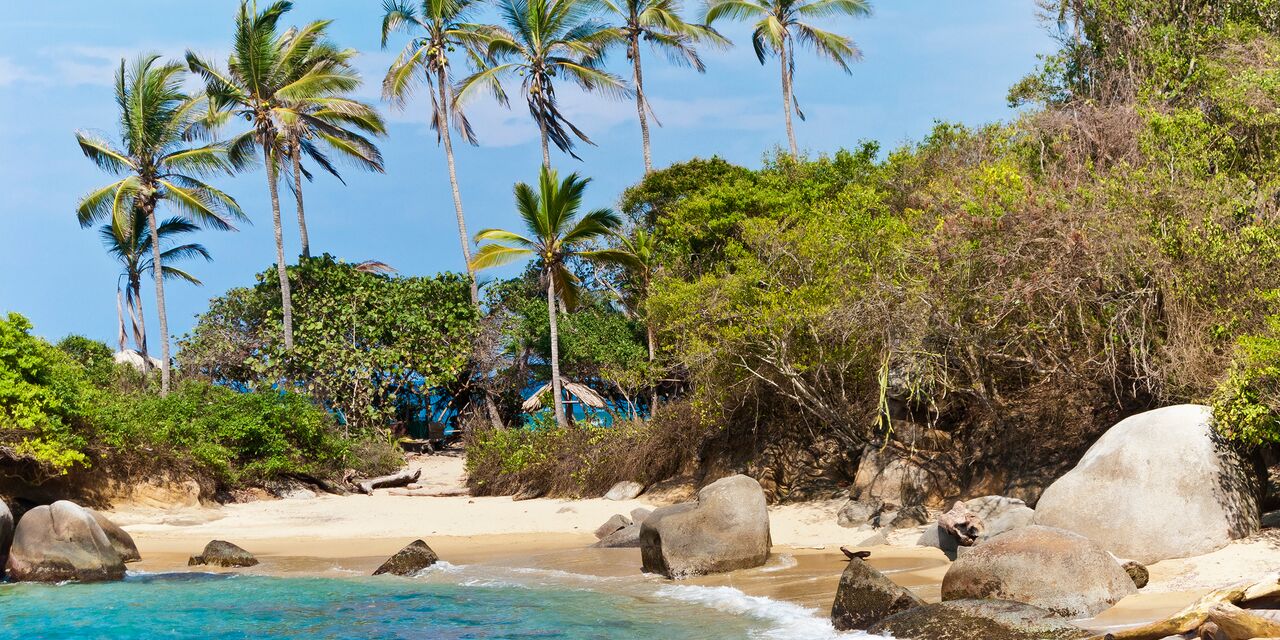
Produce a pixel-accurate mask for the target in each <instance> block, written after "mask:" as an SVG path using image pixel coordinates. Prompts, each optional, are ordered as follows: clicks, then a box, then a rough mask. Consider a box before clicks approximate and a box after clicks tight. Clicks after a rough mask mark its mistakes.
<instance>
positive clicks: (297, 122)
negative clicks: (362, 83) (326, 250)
mask: <svg viewBox="0 0 1280 640" xmlns="http://www.w3.org/2000/svg"><path fill="white" fill-rule="evenodd" d="M295 33H296V32H290V33H288V34H286V36H285V37H286V39H288V38H290V37H293V36H294V34H295ZM311 55H312V56H313V57H319V58H325V57H329V58H331V61H332V63H334V64H343V65H348V66H349V61H350V60H351V59H352V58H354V57H355V55H356V51H355V50H354V49H343V50H335V49H333V48H332V47H329V46H323V45H317V46H314V47H313V48H312V51H311ZM305 64H306V63H305V62H304V65H305ZM290 107H291V108H292V110H293V111H297V112H301V113H306V114H308V115H310V116H311V119H302V118H296V117H294V118H290V117H288V116H289V115H291V114H290V112H282V118H281V123H280V135H279V144H280V145H281V147H282V149H281V151H280V155H282V156H284V157H287V158H288V159H289V163H290V167H289V173H290V175H291V176H292V178H293V183H292V184H291V185H290V186H291V188H292V190H293V197H294V201H295V202H296V203H297V205H298V235H299V238H300V239H301V241H302V249H301V255H302V257H304V258H309V257H311V239H310V238H309V237H308V235H307V216H306V210H305V209H306V208H305V206H304V204H303V197H302V180H303V178H306V179H307V180H311V173H310V172H309V171H307V170H306V168H305V167H303V166H302V158H303V156H306V157H308V158H310V159H311V160H312V161H313V162H315V164H316V165H317V166H319V167H320V168H321V169H323V170H325V171H326V172H327V173H329V174H330V175H332V176H333V177H335V178H337V179H338V181H339V182H341V183H343V184H346V181H345V180H343V179H342V175H341V173H339V172H338V168H337V167H336V166H334V163H333V162H332V161H331V160H330V159H329V156H328V155H326V154H325V152H324V151H323V150H322V149H321V148H320V145H321V144H323V146H324V147H325V148H327V149H328V150H329V151H330V152H332V153H335V154H336V156H337V157H338V158H339V159H341V160H346V161H348V163H349V164H352V165H354V166H356V167H358V168H360V169H364V170H366V171H376V172H378V173H382V172H383V171H384V169H383V165H382V152H380V151H379V150H378V147H377V145H375V144H374V143H373V141H371V140H369V139H368V138H366V137H365V136H364V135H363V134H369V135H374V136H382V135H385V134H386V133H387V126H386V123H384V122H383V120H382V116H381V115H379V114H378V111H377V110H376V109H374V108H373V107H372V106H370V105H368V104H365V103H363V102H360V101H359V100H355V99H353V98H349V97H346V96H343V95H340V94H338V95H328V94H321V95H310V96H303V97H302V98H301V99H300V100H299V101H297V102H296V103H293V104H291V105H290ZM317 120H319V121H323V122H326V123H328V124H329V125H330V128H325V129H321V128H319V127H317V126H316V125H315V124H314V123H315V122H316V121H317ZM335 129H337V130H340V133H341V137H339V136H338V135H335V133H334V130H335Z"/></svg>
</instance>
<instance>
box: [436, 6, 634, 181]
mask: <svg viewBox="0 0 1280 640" xmlns="http://www.w3.org/2000/svg"><path fill="white" fill-rule="evenodd" d="M593 7H594V5H593V4H591V3H589V2H588V1H587V0H500V2H499V5H498V9H499V11H500V12H501V13H502V18H503V21H504V22H506V28H503V27H490V28H489V29H488V30H487V32H486V33H487V35H488V54H487V59H488V60H490V61H492V64H485V65H484V67H483V68H481V69H480V70H479V71H477V72H476V73H474V74H472V75H471V76H468V77H467V78H466V79H464V80H463V81H462V83H461V84H460V85H459V87H458V96H457V99H458V100H459V101H465V100H466V99H468V98H469V97H470V96H471V95H472V94H473V93H475V92H476V91H479V90H481V89H487V90H489V91H490V92H492V94H493V96H494V97H495V98H496V99H497V100H498V102H500V103H502V104H503V105H506V104H507V95H506V92H505V91H504V90H503V88H502V80H503V79H504V78H507V77H509V76H511V75H518V76H522V77H523V80H521V82H520V90H521V93H523V95H524V98H525V102H527V103H528V105H529V114H530V115H531V116H533V120H534V122H535V123H537V125H538V131H539V133H540V134H541V138H542V165H543V166H544V167H550V166H551V151H550V146H549V143H555V145H556V147H557V148H559V149H560V150H561V151H563V152H565V153H568V154H569V155H571V156H573V157H575V158H577V157H578V156H576V155H574V153H573V151H572V149H573V144H574V142H573V137H574V136H576V137H577V138H578V139H579V140H582V141H583V142H586V143H587V144H595V143H593V142H591V139H590V138H588V137H587V134H585V133H583V132H582V130H581V129H579V128H578V127H576V126H574V124H573V123H572V122H569V120H568V118H566V117H565V114H564V113H563V112H561V111H560V103H559V102H558V101H557V100H556V84H555V79H556V78H558V77H563V78H565V79H568V80H570V81H572V82H574V83H576V84H577V85H578V86H579V87H582V88H583V89H584V90H586V91H599V92H601V93H603V94H605V95H607V96H610V97H614V98H625V97H627V96H629V95H631V90H630V89H629V88H627V85H626V82H624V81H623V80H622V79H621V78H619V77H618V76H615V75H613V74H612V73H609V72H608V71H605V70H603V69H602V68H600V66H601V64H603V59H604V53H605V51H606V49H608V48H609V46H610V45H612V44H614V43H617V42H618V38H619V33H618V31H617V30H615V29H611V28H609V27H608V26H606V25H605V24H603V23H601V22H599V21H597V20H594V19H592V18H591V12H592V10H593ZM566 129H567V130H566ZM570 134H572V136H571V135H570Z"/></svg>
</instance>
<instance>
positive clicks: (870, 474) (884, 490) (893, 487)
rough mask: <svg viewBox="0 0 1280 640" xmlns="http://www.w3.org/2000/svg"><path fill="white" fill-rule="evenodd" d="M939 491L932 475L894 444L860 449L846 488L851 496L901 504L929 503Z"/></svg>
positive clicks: (936, 497)
mask: <svg viewBox="0 0 1280 640" xmlns="http://www.w3.org/2000/svg"><path fill="white" fill-rule="evenodd" d="M942 493H943V490H942V488H941V487H940V486H939V483H938V482H937V480H936V478H934V477H933V474H931V473H929V471H928V470H927V469H926V468H925V467H924V466H922V465H920V464H918V463H917V462H915V461H913V460H912V459H911V458H910V456H908V455H906V454H904V453H903V452H900V451H898V450H897V449H896V448H894V447H874V446H868V447H866V448H864V449H863V451H862V456H861V458H859V461H858V470H857V472H856V473H855V474H854V478H853V487H852V488H851V489H850V491H849V495H850V497H852V498H855V499H859V500H867V499H873V498H874V499H880V500H883V501H885V502H889V503H893V504H899V505H903V506H911V505H917V504H931V503H934V502H936V501H937V500H938V499H939V498H940V497H941V495H942Z"/></svg>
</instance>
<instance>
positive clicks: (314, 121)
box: [187, 0, 360, 350]
mask: <svg viewBox="0 0 1280 640" xmlns="http://www.w3.org/2000/svg"><path fill="white" fill-rule="evenodd" d="M292 7H293V5H292V3H290V2H285V1H284V0H278V1H277V2H273V3H272V4H271V5H270V6H268V7H267V8H266V9H264V10H262V11H261V12H259V11H257V6H256V3H255V4H254V5H252V7H251V5H250V4H249V2H248V1H247V0H241V3H240V10H239V12H238V13H237V14H236V21H235V22H236V27H235V37H234V39H233V42H232V51H231V55H230V57H229V58H228V60H227V68H226V69H225V70H223V69H219V68H218V67H217V66H216V65H214V64H212V63H210V62H208V61H206V60H203V59H201V58H200V56H198V55H196V54H195V53H194V52H192V51H187V66H189V67H190V68H191V70H192V71H193V72H195V73H197V74H199V75H200V77H201V78H203V79H204V81H205V85H206V88H205V92H206V93H207V94H208V96H209V99H210V101H211V102H212V103H213V104H214V105H215V107H216V108H217V109H219V110H228V111H230V112H231V113H232V114H234V115H236V116H239V117H242V118H244V119H246V120H248V121H249V122H251V123H252V124H253V127H252V129H250V130H249V131H246V132H244V133H242V134H240V135H237V136H235V137H233V138H232V139H231V141H230V142H229V145H230V148H231V150H232V153H233V157H232V159H233V161H235V162H237V163H240V162H243V161H244V159H245V158H248V157H249V156H250V155H252V153H253V149H254V147H255V146H257V147H258V148H261V149H262V155H263V165H264V168H265V169H266V174H267V192H268V193H269V194H270V196H271V219H272V223H273V224H274V225H275V240H276V273H277V276H278V277H279V279H280V306H281V316H282V318H281V320H282V323H283V325H284V326H283V329H284V348H285V350H291V349H293V300H292V295H291V294H290V291H289V276H288V272H287V271H286V269H285V259H284V230H283V228H282V226H281V222H280V194H279V190H278V186H279V185H278V178H279V174H280V170H281V168H282V165H283V163H282V158H281V156H282V155H283V154H284V149H282V148H281V147H282V146H283V145H282V144H281V143H280V135H281V132H282V131H284V130H285V129H286V128H287V127H289V126H305V127H308V128H311V129H314V130H315V131H317V132H321V133H322V134H323V135H325V136H328V137H331V138H332V141H330V142H333V141H338V142H342V143H347V144H351V143H354V142H355V140H356V138H359V136H357V135H355V134H353V133H351V132H350V131H347V130H346V129H344V128H342V127H340V126H335V125H334V124H332V123H330V122H329V121H328V120H326V119H323V118H320V117H317V116H316V115H314V113H312V111H311V110H310V109H309V108H308V106H307V105H313V104H319V103H323V102H324V101H326V100H334V99H338V98H341V97H342V96H343V95H345V94H347V93H349V92H351V91H354V90H355V89H356V88H357V87H359V86H360V76H359V74H357V73H356V72H355V71H354V70H353V69H351V68H350V67H349V66H347V64H346V59H345V58H344V57H343V56H341V55H339V54H340V52H339V51H338V50H337V49H336V48H334V47H333V46H332V45H330V44H328V43H327V42H326V41H325V40H324V36H325V30H326V29H327V28H328V26H329V24H330V21H328V20H318V21H315V22H312V23H310V24H308V25H306V26H304V27H302V28H301V29H296V30H295V29H290V30H288V31H286V32H284V33H278V31H277V24H278V23H279V21H280V17H281V16H282V15H284V14H285V13H286V12H288V11H289V10H290V9H291V8H292ZM326 140H327V141H329V140H328V138H326Z"/></svg>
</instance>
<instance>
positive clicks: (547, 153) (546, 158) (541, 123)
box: [538, 120, 551, 169]
mask: <svg viewBox="0 0 1280 640" xmlns="http://www.w3.org/2000/svg"><path fill="white" fill-rule="evenodd" d="M538 130H539V131H541V132H542V166H544V167H546V168H548V169H550V168H551V148H550V147H548V146H547V122H546V121H545V120H538Z"/></svg>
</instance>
